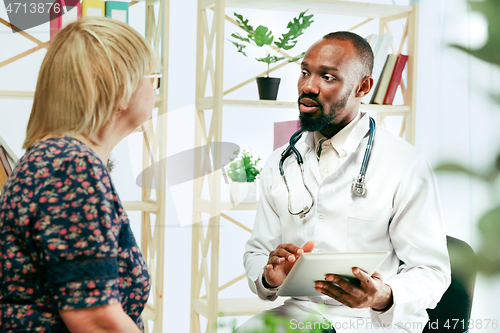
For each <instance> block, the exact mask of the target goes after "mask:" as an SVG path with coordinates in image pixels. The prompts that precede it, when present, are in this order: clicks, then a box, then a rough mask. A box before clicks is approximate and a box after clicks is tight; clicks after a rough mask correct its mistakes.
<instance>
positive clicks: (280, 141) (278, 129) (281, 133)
mask: <svg viewBox="0 0 500 333" xmlns="http://www.w3.org/2000/svg"><path fill="white" fill-rule="evenodd" d="M299 129H300V122H299V121H298V120H291V121H280V122H277V123H274V147H273V150H276V149H278V148H279V147H281V146H283V145H285V144H286V143H288V141H290V137H291V136H292V134H293V133H295V132H297V131H298V130H299Z"/></svg>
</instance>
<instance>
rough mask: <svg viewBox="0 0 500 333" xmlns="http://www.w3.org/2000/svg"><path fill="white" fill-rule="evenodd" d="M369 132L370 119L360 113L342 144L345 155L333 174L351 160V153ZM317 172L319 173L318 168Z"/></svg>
mask: <svg viewBox="0 0 500 333" xmlns="http://www.w3.org/2000/svg"><path fill="white" fill-rule="evenodd" d="M369 131H370V117H369V116H367V115H366V113H364V112H362V113H361V119H360V120H359V121H358V123H357V124H356V126H354V128H353V129H352V131H351V133H349V136H348V137H347V139H346V141H345V143H344V147H343V148H342V149H343V150H344V151H345V153H346V154H347V155H346V156H345V157H344V158H341V159H340V160H339V163H338V164H337V167H336V168H335V172H334V173H337V172H338V171H339V170H341V168H342V165H343V164H344V163H347V161H349V160H350V159H351V157H352V155H353V153H354V152H355V151H356V150H357V149H358V148H359V145H360V144H361V141H363V138H364V137H366V136H367V135H368V133H369ZM363 149H364V148H363ZM363 151H364V150H363ZM354 159H355V158H354ZM318 172H319V167H318ZM353 178H354V175H353Z"/></svg>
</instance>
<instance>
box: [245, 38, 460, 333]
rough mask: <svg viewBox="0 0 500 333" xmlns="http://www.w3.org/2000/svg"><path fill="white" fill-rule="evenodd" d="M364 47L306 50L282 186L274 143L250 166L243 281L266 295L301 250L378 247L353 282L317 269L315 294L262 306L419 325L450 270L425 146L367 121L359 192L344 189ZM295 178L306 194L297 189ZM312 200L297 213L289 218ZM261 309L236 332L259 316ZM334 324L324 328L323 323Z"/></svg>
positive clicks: (334, 318) (363, 89) (348, 324)
mask: <svg viewBox="0 0 500 333" xmlns="http://www.w3.org/2000/svg"><path fill="white" fill-rule="evenodd" d="M372 67H373V52H372V50H371V48H370V45H369V44H368V43H367V42H366V41H365V40H364V39H363V38H361V37H360V36H358V35H356V34H354V33H350V32H336V33H331V34H328V35H326V36H324V37H323V38H322V39H321V40H319V41H318V42H316V43H315V44H313V45H312V46H311V47H310V48H309V50H308V51H307V52H306V54H305V56H304V58H303V61H302V64H301V74H300V78H299V81H298V94H299V99H298V104H299V110H300V115H299V118H300V123H301V128H302V129H304V130H305V132H304V135H303V136H302V138H301V139H300V140H298V141H297V143H296V145H295V146H296V149H297V150H298V152H299V153H300V154H301V156H302V157H303V168H304V181H302V176H301V173H300V169H299V167H298V166H297V159H296V158H295V155H293V154H292V155H291V157H289V158H287V159H286V160H285V161H284V162H283V169H284V171H285V172H286V179H287V183H288V185H289V189H288V190H289V191H288V190H287V187H286V186H285V183H284V181H283V178H282V176H281V174H280V172H279V167H278V165H279V161H280V158H281V153H282V152H283V150H284V149H285V148H286V146H284V147H282V148H280V149H277V150H276V151H274V152H273V154H272V155H271V156H270V158H269V159H268V161H267V163H266V165H265V167H264V168H263V171H262V174H261V180H260V182H261V185H260V186H261V187H260V189H261V192H260V193H261V198H260V201H259V204H258V208H257V215H256V218H255V225H254V229H253V233H252V236H251V238H250V239H249V240H248V242H247V244H246V252H245V255H244V265H245V270H246V276H247V278H248V282H249V284H250V288H251V289H252V291H253V292H255V293H256V294H257V295H258V296H259V297H260V298H262V299H264V300H269V301H273V300H275V299H276V298H277V296H276V292H277V290H278V288H279V286H280V285H281V284H282V283H283V281H284V279H285V278H286V276H287V274H288V272H289V271H290V269H291V268H292V267H293V265H294V263H295V262H296V261H297V259H298V257H299V256H300V255H301V254H302V253H304V252H364V251H389V252H390V254H389V257H388V258H387V259H386V260H385V261H384V262H383V263H382V265H381V266H380V268H379V269H378V270H377V271H376V272H375V273H374V274H373V275H372V276H369V275H368V274H366V273H365V272H364V271H361V270H360V269H358V268H354V269H353V274H354V275H355V276H356V277H357V278H358V279H359V281H360V284H356V283H350V282H349V281H347V280H345V279H343V278H341V277H339V276H336V275H328V276H326V280H329V281H333V282H335V283H336V285H335V284H327V283H322V282H316V285H315V287H316V290H317V291H319V292H321V293H322V294H324V296H310V297H294V298H291V299H289V300H287V301H286V302H285V304H284V305H282V306H279V307H277V308H275V309H272V310H270V311H268V312H271V313H273V314H278V315H281V316H285V317H286V318H290V325H291V328H294V326H295V328H297V327H299V325H300V321H301V320H305V319H308V318H315V320H316V319H317V320H319V321H321V320H324V319H326V320H328V321H329V322H330V323H331V324H332V327H334V328H336V331H337V332H370V331H374V332H421V331H422V329H423V328H424V326H425V325H426V322H427V320H428V317H427V313H426V311H425V309H427V308H433V307H435V306H436V304H437V303H438V302H439V300H440V299H441V296H442V295H443V293H444V292H445V290H446V289H447V288H448V286H449V284H450V281H451V278H450V266H449V257H448V252H447V248H446V235H445V232H444V228H443V221H442V217H441V211H440V204H439V200H438V194H437V188H436V180H435V177H434V174H433V171H432V169H431V167H430V166H429V163H428V161H427V159H426V158H425V157H424V155H423V154H422V153H421V152H420V151H419V150H418V149H416V148H415V147H413V146H411V145H410V144H408V143H406V142H405V141H404V140H402V139H400V138H399V137H397V136H395V135H393V134H391V133H389V132H388V131H386V130H385V129H383V128H380V127H377V128H376V134H375V136H374V142H373V147H372V148H371V155H370V159H369V163H368V167H367V170H366V178H365V179H364V186H365V193H364V194H363V195H362V196H358V195H354V194H353V193H352V192H351V187H352V183H353V178H355V176H357V175H358V174H359V170H360V169H359V168H360V165H362V161H363V157H364V154H365V148H366V145H367V141H368V137H369V135H368V134H369V132H370V131H369V123H370V120H369V117H368V116H367V115H366V114H364V113H362V112H360V111H359V106H360V103H361V99H362V97H363V96H365V95H366V94H367V93H368V92H369V91H370V89H372V88H373V87H372V85H373V79H372V78H371V72H372ZM304 184H305V185H306V186H307V187H308V189H309V190H310V192H311V193H309V192H308V191H306V189H305V187H304ZM289 196H290V200H291V202H290V204H291V211H292V212H293V211H300V209H302V207H304V206H308V205H309V207H310V206H311V201H312V200H314V205H312V208H311V207H310V208H311V210H310V211H309V212H307V214H305V216H303V217H302V218H301V217H300V216H299V215H292V214H290V212H289V209H288V198H289ZM263 315H264V314H260V315H257V316H255V317H253V318H251V319H250V320H249V321H247V322H246V323H244V324H243V325H242V326H240V327H239V328H238V329H237V332H245V331H246V330H248V329H255V328H256V327H259V325H262V317H263ZM334 324H335V325H334Z"/></svg>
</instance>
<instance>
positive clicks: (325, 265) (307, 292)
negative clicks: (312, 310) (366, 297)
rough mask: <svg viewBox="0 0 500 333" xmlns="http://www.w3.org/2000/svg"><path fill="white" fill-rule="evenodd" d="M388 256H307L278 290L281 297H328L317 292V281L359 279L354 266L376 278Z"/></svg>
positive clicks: (317, 254)
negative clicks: (334, 277) (328, 277)
mask: <svg viewBox="0 0 500 333" xmlns="http://www.w3.org/2000/svg"><path fill="white" fill-rule="evenodd" d="M388 255H389V251H384V252H351V253H303V254H302V255H301V256H300V257H299V259H298V260H297V262H296V263H295V265H294V266H293V267H292V269H291V270H290V273H288V276H287V277H286V279H285V281H284V282H283V284H282V285H281V286H280V288H279V289H278V296H324V295H323V294H322V293H320V292H318V291H316V289H315V287H314V283H315V282H316V281H325V276H326V275H327V274H336V275H342V276H345V277H347V278H349V277H353V278H355V276H354V274H352V269H353V268H354V267H359V268H360V269H362V270H363V271H365V272H366V273H368V274H369V275H372V274H373V273H374V272H375V270H377V268H378V267H379V266H380V265H381V264H382V262H383V261H384V260H385V258H387V256H388Z"/></svg>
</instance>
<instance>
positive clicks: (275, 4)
mask: <svg viewBox="0 0 500 333" xmlns="http://www.w3.org/2000/svg"><path fill="white" fill-rule="evenodd" d="M214 4H215V1H214V0H204V1H201V4H200V5H201V6H202V8H208V7H212V6H213V5H214ZM226 7H232V8H249V9H264V10H276V11H292V12H297V13H300V12H302V11H304V10H305V9H309V11H308V13H311V14H330V15H347V16H362V17H368V18H382V17H391V16H396V15H401V14H405V13H408V12H411V11H412V10H413V7H412V6H399V5H384V4H375V3H366V2H357V1H337V0H272V1H269V0H226Z"/></svg>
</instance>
